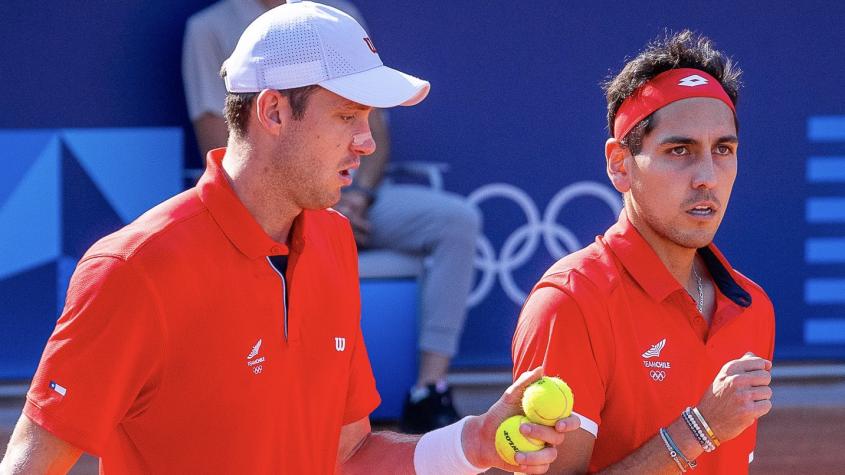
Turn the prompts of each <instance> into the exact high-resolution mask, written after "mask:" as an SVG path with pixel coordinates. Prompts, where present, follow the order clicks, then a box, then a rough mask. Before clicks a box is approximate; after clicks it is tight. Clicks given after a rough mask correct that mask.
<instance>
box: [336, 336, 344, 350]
mask: <svg viewBox="0 0 845 475" xmlns="http://www.w3.org/2000/svg"><path fill="white" fill-rule="evenodd" d="M334 349H335V350H336V351H343V350H345V349H346V338H343V337H339V336H336V337H334Z"/></svg>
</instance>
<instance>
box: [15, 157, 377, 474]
mask: <svg viewBox="0 0 845 475" xmlns="http://www.w3.org/2000/svg"><path fill="white" fill-rule="evenodd" d="M224 152H225V150H224V149H218V150H215V151H213V152H211V153H210V154H209V159H208V168H207V170H206V172H205V174H204V175H203V177H202V178H201V180H200V182H199V183H198V184H197V186H196V187H195V188H193V189H190V190H188V191H186V192H184V193H182V194H180V195H177V196H175V197H173V198H171V199H170V200H168V201H166V202H164V203H162V204H160V205H158V206H156V207H155V208H153V209H152V210H150V211H148V212H147V213H145V214H144V215H142V216H141V217H140V218H138V219H137V220H136V221H134V222H133V223H131V224H129V225H128V226H126V227H125V228H123V229H121V230H120V231H118V232H116V233H114V234H112V235H110V236H107V237H105V238H103V239H102V240H100V241H99V242H98V243H96V244H95V245H94V246H93V247H92V248H91V249H90V250H89V251H88V252H87V253H86V254H85V256H84V257H83V258H82V260H81V261H80V262H79V265H78V266H77V269H76V272H75V273H74V275H73V278H72V279H71V283H70V287H69V289H68V296H67V302H66V304H65V309H64V312H63V314H62V316H61V317H60V318H59V321H58V323H57V325H56V329H55V331H54V333H53V335H52V336H51V337H50V340H49V341H48V342H47V347H46V349H45V350H44V355H43V356H42V359H41V364H40V366H39V368H38V371H37V373H36V375H35V378H34V381H33V383H32V387H31V389H30V391H29V394H28V396H27V403H26V406H25V408H24V413H25V414H26V415H27V416H29V418H31V419H32V420H34V421H35V422H36V423H38V424H39V425H41V426H42V427H44V428H45V429H47V430H49V431H50V432H52V433H54V434H55V435H57V436H58V437H60V438H61V439H64V440H65V441H67V442H69V443H71V444H73V445H75V446H77V447H79V448H80V449H83V450H85V451H86V452H90V453H92V454H96V455H99V456H100V457H101V471H102V472H113V473H321V474H323V473H325V474H328V473H334V468H335V460H336V457H337V447H338V440H339V434H340V429H341V426H343V425H344V424H348V423H350V422H354V421H356V420H359V419H361V418H363V417H366V416H367V415H369V413H370V412H371V411H372V410H373V409H374V408H375V407H376V406H377V405H378V403H379V397H378V393H377V392H376V389H375V382H374V380H373V375H372V371H371V369H370V364H369V360H368V358H367V351H366V348H365V347H364V341H363V339H362V336H361V329H360V325H359V316H360V301H359V292H358V272H357V256H356V250H355V242H354V240H353V237H352V232H351V230H350V227H349V224H348V222H347V220H346V219H345V218H344V217H343V216H341V215H340V214H338V213H336V212H334V211H332V210H320V211H304V212H303V213H302V214H301V215H300V216H299V217H298V218H297V219H296V221H295V222H294V225H293V231H292V236H291V239H290V242H291V245H290V249H288V247H287V246H286V245H284V244H282V243H278V242H274V241H273V240H272V239H271V238H270V237H269V236H268V235H267V234H266V233H265V232H264V231H263V230H262V228H261V227H260V226H259V224H258V223H257V222H256V221H255V220H254V219H253V218H252V216H251V215H250V214H249V212H248V211H247V209H246V208H245V207H244V206H243V204H242V203H241V202H240V201H239V200H238V198H237V196H236V195H235V193H234V192H233V191H232V188H231V187H230V185H229V183H228V181H227V179H226V177H225V175H224V172H223V169H222V167H221V164H220V162H221V160H222V157H223V154H224ZM282 254H289V258H288V267H287V272H286V277H287V279H286V280H287V286H288V289H287V298H286V297H285V290H284V285H285V283H284V282H283V280H282V278H281V276H280V275H279V273H278V272H277V271H276V269H275V268H274V267H272V266H271V263H270V262H269V260H268V256H270V255H282ZM286 306H287V310H286V308H285V307H286ZM286 312H287V327H288V328H287V337H286V336H285V330H284V327H285V314H286Z"/></svg>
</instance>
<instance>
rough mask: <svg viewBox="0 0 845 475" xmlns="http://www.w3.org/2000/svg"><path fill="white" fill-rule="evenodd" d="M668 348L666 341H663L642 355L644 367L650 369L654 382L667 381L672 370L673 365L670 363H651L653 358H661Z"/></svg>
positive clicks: (649, 374)
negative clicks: (669, 371) (669, 370)
mask: <svg viewBox="0 0 845 475" xmlns="http://www.w3.org/2000/svg"><path fill="white" fill-rule="evenodd" d="M665 347H666V339H665V338H664V339H662V340H660V341H658V342H657V343H655V344H653V345H651V347H650V348H649V349H647V350H646V351H645V352H644V353H643V354H642V355H640V356H642V357H643V358H644V359H643V366H645V367H646V368H648V369H649V372H648V376H649V377H650V378H651V380H652V381H654V382H657V383H659V382H661V381H663V380H665V379H666V377H667V371H666V370H668V369H671V368H672V363H670V362H668V361H651V359H652V358H660V353H662V352H663V349H664V348H665Z"/></svg>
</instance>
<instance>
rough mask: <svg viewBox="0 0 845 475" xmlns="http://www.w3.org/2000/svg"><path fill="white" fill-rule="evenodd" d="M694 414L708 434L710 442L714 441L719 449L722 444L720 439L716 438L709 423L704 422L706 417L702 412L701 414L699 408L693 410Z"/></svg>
mask: <svg viewBox="0 0 845 475" xmlns="http://www.w3.org/2000/svg"><path fill="white" fill-rule="evenodd" d="M692 412H693V413H695V416H696V417H697V418H698V421H699V422H701V425H702V426H703V427H704V430H705V431H706V432H707V436H708V437H710V440H712V441H713V444H715V445H716V447H718V446H719V444H720V443H721V442H719V439H718V438H716V434H714V433H713V429H711V428H710V424H708V423H707V421H705V420H704V416H702V415H701V412H699V410H698V408H697V407H694V408H692Z"/></svg>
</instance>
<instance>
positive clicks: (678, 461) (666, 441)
mask: <svg viewBox="0 0 845 475" xmlns="http://www.w3.org/2000/svg"><path fill="white" fill-rule="evenodd" d="M660 438H661V439H663V445H665V446H666V450H668V451H669V456H670V457H672V460H674V461H675V464H676V465H677V466H678V468H679V469H680V470H681V473H686V472H687V469H685V468H684V465H683V464H682V463H681V459H680V458H678V452H676V451H675V449H674V444H672V443H671V442H669V441H670V440H672V438H671V437H670V436H669V432H667V431H666V429H664V428H662V427H661V428H660Z"/></svg>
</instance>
